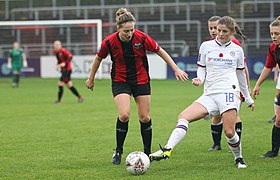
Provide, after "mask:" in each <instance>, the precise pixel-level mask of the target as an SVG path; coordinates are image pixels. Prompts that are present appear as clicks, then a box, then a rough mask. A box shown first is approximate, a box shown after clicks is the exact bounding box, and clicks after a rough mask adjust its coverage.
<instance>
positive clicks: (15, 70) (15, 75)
mask: <svg viewBox="0 0 280 180" xmlns="http://www.w3.org/2000/svg"><path fill="white" fill-rule="evenodd" d="M19 80H20V67H17V66H13V83H12V87H18V86H19Z"/></svg>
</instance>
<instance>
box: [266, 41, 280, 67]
mask: <svg viewBox="0 0 280 180" xmlns="http://www.w3.org/2000/svg"><path fill="white" fill-rule="evenodd" d="M277 64H278V65H279V67H280V48H279V47H278V45H276V44H274V43H271V44H270V46H269V49H268V51H267V57H266V63H265V67H267V68H274V67H275V66H276V65H277Z"/></svg>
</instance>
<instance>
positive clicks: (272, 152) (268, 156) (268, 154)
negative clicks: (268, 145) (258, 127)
mask: <svg viewBox="0 0 280 180" xmlns="http://www.w3.org/2000/svg"><path fill="white" fill-rule="evenodd" d="M276 156H278V152H274V151H267V153H265V154H264V155H261V157H262V158H274V157H276Z"/></svg>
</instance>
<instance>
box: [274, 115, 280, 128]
mask: <svg viewBox="0 0 280 180" xmlns="http://www.w3.org/2000/svg"><path fill="white" fill-rule="evenodd" d="M274 124H275V126H276V127H277V128H280V117H278V116H276V120H275V123H274Z"/></svg>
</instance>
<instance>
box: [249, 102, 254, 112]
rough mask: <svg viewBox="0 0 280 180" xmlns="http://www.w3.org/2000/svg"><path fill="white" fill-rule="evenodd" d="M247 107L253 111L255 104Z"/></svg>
mask: <svg viewBox="0 0 280 180" xmlns="http://www.w3.org/2000/svg"><path fill="white" fill-rule="evenodd" d="M248 107H249V108H251V110H252V111H254V109H255V104H254V103H253V104H251V105H250V106H248Z"/></svg>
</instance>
